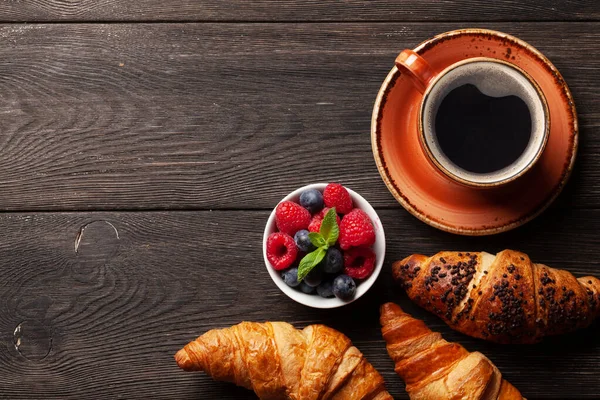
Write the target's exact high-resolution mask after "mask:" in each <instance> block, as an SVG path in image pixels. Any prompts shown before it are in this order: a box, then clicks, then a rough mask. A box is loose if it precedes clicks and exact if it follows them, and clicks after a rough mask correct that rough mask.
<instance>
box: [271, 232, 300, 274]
mask: <svg viewBox="0 0 600 400" xmlns="http://www.w3.org/2000/svg"><path fill="white" fill-rule="evenodd" d="M297 255H298V249H296V242H294V238H292V237H291V236H290V235H288V234H286V233H282V232H275V233H271V234H270V235H269V237H268V238H267V260H269V262H270V263H271V265H272V266H273V268H274V269H275V270H277V271H280V270H282V269H286V268H288V267H289V266H290V265H292V264H293V263H294V261H296V256H297Z"/></svg>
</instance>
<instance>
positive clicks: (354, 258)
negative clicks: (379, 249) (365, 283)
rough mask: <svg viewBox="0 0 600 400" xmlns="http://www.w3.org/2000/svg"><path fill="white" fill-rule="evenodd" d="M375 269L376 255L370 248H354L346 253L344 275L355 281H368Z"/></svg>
mask: <svg viewBox="0 0 600 400" xmlns="http://www.w3.org/2000/svg"><path fill="white" fill-rule="evenodd" d="M374 269H375V253H374V252H373V250H371V249H369V248H368V247H354V248H352V249H350V250H347V251H345V252H344V273H345V274H346V275H348V276H349V277H351V278H354V279H366V278H368V277H369V276H370V275H371V274H372V273H373V270H374Z"/></svg>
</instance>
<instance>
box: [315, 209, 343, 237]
mask: <svg viewBox="0 0 600 400" xmlns="http://www.w3.org/2000/svg"><path fill="white" fill-rule="evenodd" d="M320 231H321V232H320V233H321V235H322V236H323V238H324V239H325V241H326V242H327V246H333V245H334V244H335V242H337V240H338V237H339V236H340V227H339V226H338V224H337V213H336V211H335V207H333V208H331V209H329V211H327V214H325V217H324V218H323V222H321V229H320Z"/></svg>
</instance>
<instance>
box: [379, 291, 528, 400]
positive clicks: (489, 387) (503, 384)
mask: <svg viewBox="0 0 600 400" xmlns="http://www.w3.org/2000/svg"><path fill="white" fill-rule="evenodd" d="M381 332H382V333H383V338H384V339H385V342H386V343H387V350H388V353H389V355H390V357H391V358H392V359H393V360H394V363H395V364H396V373H398V375H400V377H401V378H402V379H403V380H404V382H405V383H406V391H407V392H408V394H409V396H410V398H411V400H431V399H436V400H451V399H463V400H521V399H523V397H522V396H521V393H519V391H518V390H517V389H516V388H515V387H514V386H513V385H511V384H510V383H508V382H507V381H506V380H504V379H502V374H501V373H500V371H499V370H498V368H496V366H495V365H494V364H493V363H492V362H491V361H490V360H489V359H488V358H487V357H486V356H484V355H483V354H481V353H479V352H474V353H471V352H469V351H467V350H466V349H465V348H464V347H462V346H461V345H460V344H458V343H448V342H447V341H445V340H444V339H442V336H441V335H440V334H439V333H438V332H432V331H431V330H430V329H429V328H427V326H426V325H425V324H424V323H423V321H421V320H418V319H415V318H413V317H411V316H410V315H408V314H406V313H405V312H404V311H402V309H401V308H400V307H399V306H398V305H396V304H394V303H387V304H384V305H383V306H381Z"/></svg>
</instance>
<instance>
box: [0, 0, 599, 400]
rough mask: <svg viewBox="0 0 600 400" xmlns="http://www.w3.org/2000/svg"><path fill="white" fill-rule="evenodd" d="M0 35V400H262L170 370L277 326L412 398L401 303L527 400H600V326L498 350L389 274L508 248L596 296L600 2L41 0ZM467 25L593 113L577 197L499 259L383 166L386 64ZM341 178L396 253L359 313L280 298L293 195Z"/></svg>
mask: <svg viewBox="0 0 600 400" xmlns="http://www.w3.org/2000/svg"><path fill="white" fill-rule="evenodd" d="M0 20H1V21H2V24H1V25H0V38H1V41H0V115H1V118H0V188H1V192H0V209H2V211H4V212H3V213H2V214H0V232H1V239H0V256H1V257H0V259H1V262H0V272H1V276H2V279H1V281H0V282H1V285H0V335H1V341H0V398H3V399H18V398H35V399H42V398H61V399H63V398H73V399H81V398H107V399H109V398H127V399H132V398H148V399H150V398H151V399H155V398H156V399H157V398H164V399H199V398H202V399H217V398H221V399H245V398H253V397H254V396H253V395H252V394H251V393H250V392H248V391H246V390H244V389H239V388H236V387H234V386H232V385H229V384H223V383H215V382H213V381H212V380H211V379H209V378H207V377H206V376H203V375H199V374H190V373H185V372H182V371H180V370H179V369H178V368H177V366H176V365H175V363H174V360H173V354H174V353H175V351H176V350H177V349H179V348H180V347H181V346H182V345H184V344H185V343H187V341H189V340H191V339H192V338H194V337H196V336H197V335H199V334H200V333H203V332H205V331H206V330H208V329H210V328H216V327H222V326H228V325H231V324H235V323H238V322H240V321H242V320H284V321H288V322H292V323H294V324H295V325H296V326H298V327H302V326H305V325H307V324H311V323H326V324H328V325H330V326H332V327H334V328H337V329H339V330H341V331H343V332H344V333H346V334H347V335H348V336H349V337H350V338H351V339H352V340H353V341H354V343H355V344H356V346H357V347H358V348H360V350H361V351H363V352H364V353H365V354H366V356H367V358H368V359H369V360H370V361H371V362H372V363H373V364H374V365H375V367H376V368H377V369H378V370H379V371H380V372H381V373H382V374H383V375H384V377H385V379H386V381H387V386H388V388H389V391H390V392H391V393H392V394H393V395H394V397H396V398H399V399H404V398H407V396H406V393H405V392H404V389H403V383H402V382H401V380H400V379H399V378H398V377H397V376H396V375H395V374H394V371H393V365H392V362H391V361H390V359H389V358H388V356H387V354H386V352H385V348H384V343H383V341H382V339H381V336H380V332H379V326H378V322H377V319H378V306H379V304H381V303H382V302H384V301H390V300H391V301H396V302H399V303H401V304H402V305H403V306H404V307H405V309H406V310H407V311H409V312H410V313H412V314H413V315H415V316H417V317H419V318H422V319H424V320H425V321H426V322H427V323H428V324H429V325H430V327H431V328H432V329H435V330H439V331H441V332H442V333H443V334H444V336H445V338H446V339H448V340H452V341H458V342H460V343H461V344H463V345H464V346H466V347H467V348H468V349H469V350H479V351H482V352H484V353H485V354H486V355H488V356H489V358H490V359H492V360H493V361H494V362H495V363H496V365H497V366H498V367H499V368H500V370H501V371H502V373H503V374H504V376H505V377H506V378H507V379H508V380H509V381H511V382H512V383H513V384H514V385H515V386H516V387H518V388H519V389H520V390H521V391H522V392H523V394H524V395H525V396H527V397H528V398H530V399H540V398H547V399H550V398H554V399H565V398H573V399H574V398H588V399H591V398H599V397H600V330H599V324H595V325H593V326H592V327H591V328H589V329H586V330H583V331H580V332H578V333H575V334H572V335H567V336H563V337H560V338H551V339H548V340H546V341H545V342H544V343H542V344H540V345H535V346H501V345H494V344H489V343H485V342H483V341H479V340H475V339H471V338H468V337H466V336H464V335H461V334H459V333H456V332H454V331H452V330H450V329H449V328H448V327H446V326H445V325H444V324H443V323H442V322H441V320H440V319H438V318H437V317H435V316H433V315H430V314H428V313H426V312H425V311H423V310H421V309H419V308H417V307H416V306H414V305H412V304H411V303H410V302H409V301H408V300H407V299H406V297H405V295H404V294H402V293H401V292H400V291H398V290H397V289H396V288H395V287H394V285H393V284H392V282H391V276H390V265H391V262H392V261H394V260H396V259H399V258H402V257H404V256H406V255H408V254H410V253H413V252H421V253H425V254H428V253H433V252H436V251H438V250H442V249H453V250H480V249H485V250H487V251H489V252H494V251H498V250H501V249H504V248H514V249H518V250H522V251H525V252H527V253H529V254H530V256H531V257H532V258H533V259H534V260H536V261H539V262H544V263H547V264H549V265H552V266H555V267H561V268H565V269H568V270H570V271H571V272H573V273H574V274H577V275H579V274H596V275H600V271H598V268H599V264H598V263H599V259H600V257H599V252H600V250H599V246H600V240H599V239H598V226H599V225H598V224H599V223H600V197H599V194H600V96H599V93H600V3H598V1H597V0H588V1H570V2H565V1H554V0H552V1H544V0H537V1H522V0H508V1H482V0H458V1H443V2H441V1H436V0H404V1H402V2H399V1H392V0H376V1H370V2H367V1H361V0H347V1H344V2H340V1H321V0H306V1H300V0H253V1H248V0H204V1H198V0H180V1H177V2H174V1H167V2H165V1H158V0H137V1H119V0H80V1H62V0H31V1H3V2H1V3H0ZM461 27H485V28H490V29H497V30H501V31H504V32H507V33H510V34H514V35H516V36H518V37H520V38H522V39H524V40H525V41H527V42H529V43H531V44H532V45H533V46H535V47H537V48H538V49H539V50H541V51H542V52H544V53H545V54H546V55H547V56H548V57H549V58H550V60H551V61H552V62H553V63H554V64H555V65H556V66H557V67H558V68H559V70H560V71H561V72H562V73H563V75H564V77H565V79H566V80H567V82H568V84H569V85H570V87H571V90H572V92H573V95H574V98H575V101H576V104H577V108H578V112H579V123H580V128H581V130H580V134H581V142H580V143H581V145H580V151H579V157H578V161H577V164H576V168H575V171H574V174H573V176H572V179H571V181H570V183H569V185H568V186H567V188H566V190H565V191H564V192H563V194H562V195H561V196H560V198H559V199H558V201H557V202H556V203H555V205H554V206H553V207H552V208H551V209H549V210H548V211H547V212H545V213H544V214H543V215H542V216H540V217H538V218H537V219H536V220H535V221H533V222H531V223H529V224H527V225H526V226H524V227H522V228H520V229H517V230H515V231H513V232H510V233H506V234H502V235H498V236H494V237H483V238H468V237H459V236H455V235H451V234H447V233H443V232H441V231H438V230H435V229H433V228H431V227H429V226H427V225H425V224H423V223H421V222H419V221H418V220H417V219H415V218H414V217H412V216H411V215H409V214H408V213H407V212H406V211H405V210H404V209H403V208H402V207H400V205H399V204H398V203H397V202H396V201H395V200H394V199H393V197H392V196H391V195H390V194H389V192H388V191H387V189H386V187H385V185H384V184H383V182H382V180H381V179H380V177H379V174H378V172H377V168H376V167H375V163H374V161H373V157H372V154H371V144H370V136H369V131H370V119H371V110H372V105H373V101H374V99H375V96H376V93H377V90H378V89H379V86H380V84H381V82H382V80H383V79H384V77H385V76H386V74H387V72H388V71H389V69H390V68H391V66H392V63H393V60H394V57H395V56H396V54H397V53H398V52H399V51H400V50H401V49H403V48H406V47H414V46H415V45H416V44H418V43H419V42H421V41H423V40H425V39H427V38H429V37H431V36H433V35H435V34H437V33H440V32H444V31H448V30H451V29H456V28H461ZM332 180H334V181H339V182H342V183H343V184H345V185H347V186H349V187H351V188H353V189H354V190H356V191H358V192H359V193H361V194H363V195H364V196H365V197H366V198H367V199H368V200H369V201H370V202H371V203H372V204H373V206H375V207H376V209H377V211H378V212H379V213H380V216H381V218H382V221H383V224H384V227H385V229H386V236H387V245H388V250H387V257H386V262H385V265H384V271H383V273H382V274H381V276H380V278H379V280H378V282H377V283H376V286H375V288H374V289H373V290H371V291H370V292H369V293H368V294H367V295H366V296H365V298H363V299H361V300H360V301H358V302H356V303H355V304H353V305H351V306H349V307H345V308H343V309H340V310H332V311H322V310H313V309H309V308H307V307H304V306H301V305H299V304H296V303H294V302H292V301H291V300H290V299H288V298H287V297H286V296H285V295H284V294H282V293H281V292H280V291H279V290H278V289H277V288H276V287H275V285H274V284H273V282H272V281H271V279H270V278H269V276H268V274H267V273H266V271H265V267H264V264H263V259H262V253H261V239H262V230H263V228H264V224H265V221H266V219H267V216H268V214H269V212H270V210H271V209H272V207H273V206H274V205H275V204H276V203H277V202H278V201H279V199H281V198H282V197H283V196H284V195H285V194H287V193H288V192H290V191H292V190H293V189H295V188H297V187H299V186H302V185H304V184H307V183H312V182H321V181H332ZM515 201H519V200H518V199H515Z"/></svg>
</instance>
